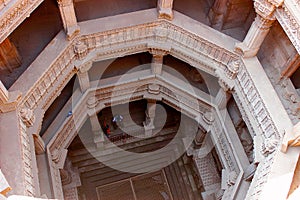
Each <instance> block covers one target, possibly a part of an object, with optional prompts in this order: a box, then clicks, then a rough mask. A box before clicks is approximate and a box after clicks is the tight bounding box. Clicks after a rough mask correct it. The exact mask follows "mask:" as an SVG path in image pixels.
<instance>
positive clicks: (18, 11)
mask: <svg viewBox="0 0 300 200" xmlns="http://www.w3.org/2000/svg"><path fill="white" fill-rule="evenodd" d="M42 2H43V0H2V3H1V1H0V43H1V42H3V40H4V39H5V38H7V37H8V36H9V34H10V33H11V32H13V30H14V29H15V28H17V27H18V26H19V25H20V24H21V23H22V22H23V21H24V20H25V19H26V18H27V17H28V16H29V15H30V13H31V12H32V11H33V10H34V9H35V8H36V7H38V6H39V5H40V3H42ZM3 5H4V6H3ZM1 6H3V7H2V8H1Z"/></svg>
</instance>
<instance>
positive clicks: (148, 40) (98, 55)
mask: <svg viewBox="0 0 300 200" xmlns="http://www.w3.org/2000/svg"><path fill="white" fill-rule="evenodd" d="M174 15H175V18H174V20H173V21H172V22H168V21H165V20H158V21H157V19H156V10H155V9H154V10H152V9H151V10H145V11H140V12H136V13H131V14H126V15H120V16H114V17H115V18H116V19H115V21H116V24H113V25H111V26H119V27H115V28H112V29H113V30H109V29H111V27H109V28H108V29H107V30H101V32H99V33H98V32H97V31H95V29H93V28H91V25H92V27H101V28H99V29H104V28H105V27H104V28H103V26H101V24H103V23H104V22H105V20H106V19H98V20H92V21H89V22H84V23H82V24H79V25H80V27H81V34H82V35H81V36H78V37H77V38H76V39H75V40H73V41H65V40H63V39H62V33H60V34H59V35H58V36H57V37H58V38H57V37H56V38H54V40H53V41H56V42H57V41H60V43H61V44H60V46H59V48H56V49H55V50H54V51H55V56H56V58H55V59H52V60H51V61H50V59H48V58H47V56H49V55H48V54H46V53H45V54H43V53H42V54H41V55H40V56H39V57H38V58H37V60H39V61H41V60H46V61H47V62H36V61H35V62H34V63H33V65H32V66H30V67H29V68H28V70H27V71H25V72H24V73H23V74H22V76H21V77H20V78H19V79H18V80H17V82H16V83H15V84H14V85H13V86H12V87H11V89H12V90H17V89H19V88H21V92H22V93H23V94H24V98H23V99H22V100H21V102H20V104H19V105H20V107H23V106H26V107H28V108H31V109H33V110H34V109H36V108H37V107H40V108H43V109H44V110H46V109H47V108H48V107H49V105H51V103H52V102H53V101H54V99H55V98H56V97H57V96H58V95H59V93H60V92H61V90H62V88H63V86H64V85H65V84H66V83H67V82H68V80H69V79H70V78H71V76H73V75H74V74H75V72H76V70H77V69H74V65H76V66H80V65H81V64H82V63H85V62H87V61H94V62H95V61H100V60H105V59H108V58H116V57H120V56H125V55H129V54H134V53H139V52H144V51H148V50H149V49H150V48H157V49H162V50H167V51H168V52H169V54H171V55H173V56H175V57H177V58H179V59H181V60H183V61H185V62H187V63H189V64H190V65H192V66H194V67H196V68H198V69H200V70H203V71H205V72H207V73H209V74H211V75H213V76H217V77H219V79H221V81H220V82H221V83H222V84H223V85H225V87H227V86H229V89H232V87H234V85H235V87H237V89H236V90H235V92H234V94H236V95H235V96H238V97H239V98H241V99H242V98H246V99H247V102H248V103H244V104H243V110H244V111H245V112H244V113H245V114H246V117H247V118H248V120H249V123H247V125H250V126H251V128H250V130H251V129H253V130H255V132H256V134H262V135H265V136H271V137H273V136H274V137H275V136H276V137H278V136H279V137H280V136H281V133H279V130H278V128H277V127H276V126H278V124H277V123H274V121H273V118H272V115H271V114H270V113H269V112H268V110H269V109H268V108H267V107H266V106H265V105H260V104H254V103H253V102H252V101H253V100H254V99H255V100H256V101H257V102H262V103H263V102H264V101H263V99H262V98H261V96H260V95H259V94H260V92H258V91H257V89H256V86H257V85H255V84H254V83H252V82H251V81H249V80H251V77H249V74H247V68H242V69H241V71H240V73H239V74H238V78H237V80H236V81H235V83H234V84H233V85H232V83H230V81H228V80H227V79H226V78H224V77H226V75H230V72H231V69H230V68H229V67H228V66H230V63H232V61H235V60H237V59H239V57H238V56H237V55H236V54H235V53H233V49H234V45H235V42H236V41H235V40H234V39H232V38H230V37H228V36H225V35H222V34H221V33H218V32H216V31H214V30H212V29H209V28H208V27H206V26H204V25H202V24H201V23H199V22H197V21H194V20H191V19H190V18H188V17H186V16H183V15H181V14H180V13H177V12H174ZM146 16H150V19H147V20H146V21H149V23H146V24H143V23H144V22H145V17H146ZM154 16H155V17H154ZM118 17H119V18H122V20H118ZM126 17H128V18H130V19H139V18H141V19H142V22H140V23H139V22H136V23H131V24H130V26H129V27H128V21H130V20H126V19H125V18H126ZM125 22H126V23H125ZM122 23H124V24H122ZM120 27H121V28H120ZM207 35H210V36H211V37H210V40H208V39H204V38H207ZM51 43H52V42H51ZM58 50H60V51H58ZM44 51H47V48H46V49H45V50H44ZM58 58H59V59H58ZM53 60H55V61H54V62H53ZM32 71H34V72H35V74H36V76H35V77H33V78H32V79H31V80H29V81H27V80H28V77H29V75H30V74H34V73H31V72H32ZM227 72H229V74H227ZM245 74H246V76H244V75H245ZM245 80H246V82H245ZM242 84H244V85H242ZM247 84H250V85H251V87H250V88H248V85H247ZM246 86H247V87H246ZM244 87H245V88H247V89H243V88H244ZM251 91H255V93H254V94H255V95H254V96H249V94H252V93H251ZM274 95H275V93H274ZM42 97H43V98H42ZM252 97H255V98H252ZM274 97H275V96H274ZM85 98H88V97H87V96H86V97H85ZM188 98H190V97H188ZM201 101H203V99H202V100H201ZM257 106H262V107H261V108H262V109H257ZM191 107H192V106H191ZM85 109H86V108H85V107H83V108H82V109H81V110H80V111H78V113H79V114H83V115H86V114H85V111H84V110H85ZM257 111H262V112H257ZM262 116H265V117H264V118H263V117H262ZM41 120H42V117H41V118H39V119H37V121H41ZM81 120H84V119H81ZM264 120H266V123H265V121H264ZM69 123H70V124H69V126H74V125H77V124H80V123H82V122H81V121H76V119H75V121H74V120H73V122H69ZM72 123H73V125H72ZM265 125H267V126H265ZM257 127H258V128H257ZM64 129H65V130H67V133H68V132H69V129H68V128H64ZM67 133H66V134H65V135H64V137H71V136H70V135H68V134H67ZM69 139H71V138H69ZM268 142H269V141H266V143H268ZM270 144H273V143H272V142H270ZM271 146H272V145H271ZM258 151H259V150H258ZM264 151H265V153H266V154H269V153H270V155H273V154H272V153H271V152H270V151H271V149H268V148H267V149H265V150H264ZM49 152H50V151H49ZM48 156H49V160H52V155H48ZM271 157H272V156H271ZM267 158H268V159H269V158H270V156H269V157H267ZM50 165H51V166H52V167H53V168H52V167H51V169H57V167H56V165H55V164H53V163H50ZM264 166H266V165H264ZM54 171H55V172H53V174H54V175H55V174H56V175H57V176H56V175H55V176H54V177H55V180H56V181H60V180H58V179H59V172H57V170H54ZM268 172H269V171H266V173H268ZM264 177H267V176H264ZM55 180H54V183H57V182H56V181H55ZM266 180H267V179H266V178H265V179H264V181H262V182H261V184H256V183H255V185H257V186H258V188H260V187H262V186H263V184H264V183H265V181H266ZM58 187H59V186H58ZM58 189H59V188H58ZM257 191H259V189H257ZM257 191H255V192H253V193H255V195H257V196H259V192H257Z"/></svg>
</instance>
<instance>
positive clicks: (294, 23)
mask: <svg viewBox="0 0 300 200" xmlns="http://www.w3.org/2000/svg"><path fill="white" fill-rule="evenodd" d="M299 13H300V2H299V0H286V1H284V3H283V5H282V6H281V7H280V8H278V9H277V10H276V12H275V16H276V19H277V20H278V22H279V23H280V25H281V26H282V28H283V30H284V31H285V32H286V34H287V36H288V37H289V39H290V40H291V42H292V44H293V45H294V47H295V49H296V50H297V51H298V53H299V54H300V14H299Z"/></svg>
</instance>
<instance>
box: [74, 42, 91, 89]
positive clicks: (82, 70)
mask: <svg viewBox="0 0 300 200" xmlns="http://www.w3.org/2000/svg"><path fill="white" fill-rule="evenodd" d="M77 47H78V46H77ZM79 59H80V58H79ZM92 65H93V62H91V61H88V62H86V63H83V64H82V65H80V66H79V67H78V72H77V75H78V79H79V85H80V89H81V92H82V93H84V92H85V91H86V90H87V89H89V88H90V78H89V73H88V71H89V70H90V69H91V67H92Z"/></svg>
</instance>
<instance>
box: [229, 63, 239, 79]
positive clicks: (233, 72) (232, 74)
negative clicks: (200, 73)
mask: <svg viewBox="0 0 300 200" xmlns="http://www.w3.org/2000/svg"><path fill="white" fill-rule="evenodd" d="M240 68H241V61H240V60H234V61H231V62H230V63H229V64H228V66H227V67H226V68H225V73H226V76H227V77H228V78H229V79H235V78H236V76H237V74H238V72H239V69H240Z"/></svg>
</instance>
